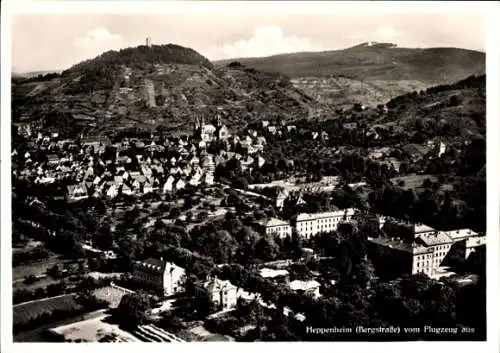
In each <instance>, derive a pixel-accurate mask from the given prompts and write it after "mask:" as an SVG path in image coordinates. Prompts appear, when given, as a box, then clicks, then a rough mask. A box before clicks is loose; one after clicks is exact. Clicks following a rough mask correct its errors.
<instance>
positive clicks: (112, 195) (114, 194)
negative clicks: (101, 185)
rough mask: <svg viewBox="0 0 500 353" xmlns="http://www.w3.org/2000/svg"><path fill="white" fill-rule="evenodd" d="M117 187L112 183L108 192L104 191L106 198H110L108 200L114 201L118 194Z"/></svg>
mask: <svg viewBox="0 0 500 353" xmlns="http://www.w3.org/2000/svg"><path fill="white" fill-rule="evenodd" d="M119 188H120V187H119V185H117V184H115V183H112V184H111V185H110V186H109V188H108V190H107V191H106V197H108V198H110V199H114V198H115V197H117V196H118V193H119Z"/></svg>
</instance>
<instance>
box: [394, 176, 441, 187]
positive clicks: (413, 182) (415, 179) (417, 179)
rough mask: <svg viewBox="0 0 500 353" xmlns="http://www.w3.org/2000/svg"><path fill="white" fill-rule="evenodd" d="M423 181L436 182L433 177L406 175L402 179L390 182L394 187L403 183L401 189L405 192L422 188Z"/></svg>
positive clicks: (398, 178)
mask: <svg viewBox="0 0 500 353" xmlns="http://www.w3.org/2000/svg"><path fill="white" fill-rule="evenodd" d="M425 179H429V180H430V181H432V182H435V181H437V178H436V177H435V176H434V175H427V174H424V175H406V176H402V177H397V178H392V179H391V181H392V183H393V184H394V185H398V186H399V185H400V183H401V182H404V185H402V186H401V187H402V188H403V189H405V190H408V189H417V188H420V187H422V184H423V182H424V180H425Z"/></svg>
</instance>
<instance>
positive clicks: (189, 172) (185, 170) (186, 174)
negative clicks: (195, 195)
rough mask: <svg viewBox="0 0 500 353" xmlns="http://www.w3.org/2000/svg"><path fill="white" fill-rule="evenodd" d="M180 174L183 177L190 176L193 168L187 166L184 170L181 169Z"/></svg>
mask: <svg viewBox="0 0 500 353" xmlns="http://www.w3.org/2000/svg"><path fill="white" fill-rule="evenodd" d="M182 172H183V173H184V175H185V176H190V175H191V173H192V172H193V168H191V165H189V164H187V165H186V166H185V167H184V169H182Z"/></svg>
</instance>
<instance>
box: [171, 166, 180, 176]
mask: <svg viewBox="0 0 500 353" xmlns="http://www.w3.org/2000/svg"><path fill="white" fill-rule="evenodd" d="M181 173H182V169H181V168H180V167H174V168H170V174H172V175H177V174H181Z"/></svg>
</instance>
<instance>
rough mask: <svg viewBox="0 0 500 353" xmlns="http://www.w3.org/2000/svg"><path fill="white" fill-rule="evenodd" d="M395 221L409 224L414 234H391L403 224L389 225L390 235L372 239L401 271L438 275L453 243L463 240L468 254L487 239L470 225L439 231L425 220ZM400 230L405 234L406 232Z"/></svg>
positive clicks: (383, 219) (407, 226)
mask: <svg viewBox="0 0 500 353" xmlns="http://www.w3.org/2000/svg"><path fill="white" fill-rule="evenodd" d="M379 219H380V225H381V228H384V229H386V228H385V227H383V226H384V225H385V224H386V218H385V217H380V218H379ZM392 223H393V224H395V225H396V226H398V225H399V226H402V227H406V228H407V230H408V231H409V232H410V233H412V234H410V235H411V238H408V237H407V236H406V237H405V240H403V237H401V238H398V237H391V235H392V234H397V233H398V229H399V232H401V229H402V228H389V229H386V230H387V231H388V232H389V233H388V234H389V236H387V237H381V238H375V239H369V240H370V242H371V243H372V244H373V245H375V246H377V247H378V248H379V250H380V251H381V252H382V253H383V254H384V255H383V257H382V258H381V260H382V261H384V262H386V263H391V264H393V267H394V268H398V269H399V270H400V271H401V272H402V273H412V274H416V273H425V274H426V275H428V276H429V277H438V276H439V274H438V272H439V268H440V267H441V266H442V264H443V260H444V259H445V258H446V256H447V255H448V253H449V252H450V250H451V248H452V247H453V246H454V244H457V243H463V244H464V247H465V252H466V254H465V257H466V258H467V257H468V255H469V254H470V253H471V252H472V251H473V250H472V249H473V248H474V247H477V246H480V245H484V244H485V243H486V240H485V239H486V238H485V237H480V236H478V234H477V233H475V232H474V231H472V230H470V229H458V230H450V231H439V230H436V229H434V228H432V227H429V226H427V225H424V224H411V223H408V222H404V221H400V222H399V223H398V222H396V223H395V222H394V221H393V222H392ZM400 234H401V235H403V233H400ZM407 235H408V234H407ZM409 239H411V241H410V240H409Z"/></svg>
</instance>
